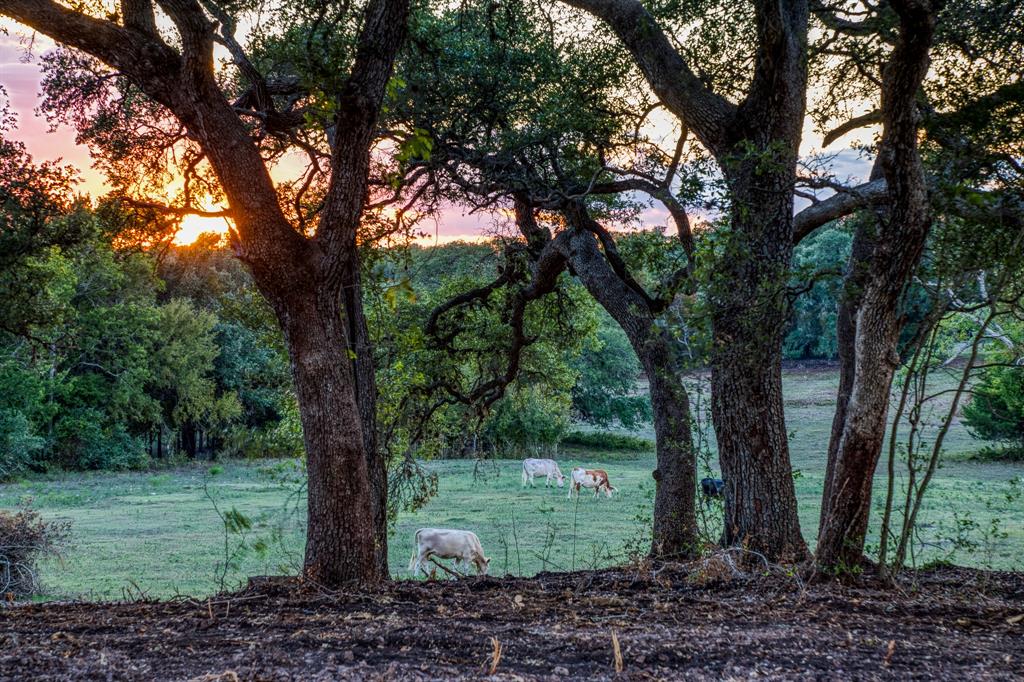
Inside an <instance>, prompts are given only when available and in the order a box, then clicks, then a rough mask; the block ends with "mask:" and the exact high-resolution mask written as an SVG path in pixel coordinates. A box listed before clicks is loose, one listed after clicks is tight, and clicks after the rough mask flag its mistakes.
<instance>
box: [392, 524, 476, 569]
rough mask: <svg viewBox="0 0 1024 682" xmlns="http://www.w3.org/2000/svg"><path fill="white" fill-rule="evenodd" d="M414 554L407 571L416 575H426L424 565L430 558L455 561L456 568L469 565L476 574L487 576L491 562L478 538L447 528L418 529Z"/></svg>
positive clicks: (462, 531)
mask: <svg viewBox="0 0 1024 682" xmlns="http://www.w3.org/2000/svg"><path fill="white" fill-rule="evenodd" d="M414 538H415V540H416V553H415V554H413V556H412V560H411V561H410V562H409V570H410V571H413V575H418V574H419V572H420V570H421V569H422V570H423V573H424V574H426V572H427V571H426V568H424V566H423V565H424V564H425V563H426V562H427V561H428V560H429V559H430V558H431V557H438V558H439V559H455V563H454V566H455V567H456V568H457V567H458V566H459V563H460V562H461V563H462V564H463V565H465V566H466V568H469V564H471V563H472V564H473V565H474V566H476V572H477V573H478V574H480V575H487V568H488V566H489V565H490V563H491V560H490V559H488V558H487V557H485V556H484V548H483V546H482V545H481V544H480V538H478V537H477V536H476V533H473V532H471V531H468V530H451V529H448V528H420V529H419V530H418V531H416V535H415V536H414ZM435 570H436V569H435Z"/></svg>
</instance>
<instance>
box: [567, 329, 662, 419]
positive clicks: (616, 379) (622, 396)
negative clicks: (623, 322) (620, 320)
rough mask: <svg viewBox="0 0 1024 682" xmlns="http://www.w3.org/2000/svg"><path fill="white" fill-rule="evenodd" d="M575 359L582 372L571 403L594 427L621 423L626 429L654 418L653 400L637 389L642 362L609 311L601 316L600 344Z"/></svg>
mask: <svg viewBox="0 0 1024 682" xmlns="http://www.w3.org/2000/svg"><path fill="white" fill-rule="evenodd" d="M596 346H597V347H596V348H593V349H592V350H591V351H590V352H588V353H583V354H581V355H580V357H579V358H578V359H577V360H576V363H575V365H576V370H577V371H578V372H579V373H580V376H579V379H578V380H577V381H576V385H575V386H573V389H572V406H573V409H574V410H575V411H576V413H577V414H578V415H579V417H580V418H581V419H582V420H583V421H585V422H588V423H590V424H594V425H595V426H609V425H611V424H614V423H616V422H617V423H619V424H622V426H624V427H626V428H627V429H631V428H635V427H636V426H637V425H638V424H639V423H642V422H649V421H650V420H651V400H650V396H649V395H648V394H647V393H646V392H645V391H640V392H639V393H638V392H637V378H638V377H639V376H640V361H639V360H638V359H637V357H636V353H635V352H634V351H633V348H632V346H630V345H629V340H628V339H627V338H626V334H625V332H623V331H622V329H621V328H620V327H619V326H617V325H616V324H615V322H613V321H612V320H611V318H610V317H609V316H608V315H607V313H602V315H601V326H600V327H598V330H597V344H596Z"/></svg>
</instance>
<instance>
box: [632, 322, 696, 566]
mask: <svg viewBox="0 0 1024 682" xmlns="http://www.w3.org/2000/svg"><path fill="white" fill-rule="evenodd" d="M650 329H651V334H650V337H649V338H648V340H647V341H646V342H645V343H643V344H642V345H640V347H639V348H638V349H637V354H638V355H639V356H640V361H641V363H642V364H643V367H644V371H645V372H646V373H647V378H648V382H649V387H650V394H651V409H652V412H653V414H654V435H655V443H656V445H655V447H656V451H657V461H658V468H657V469H655V470H654V480H655V485H656V488H655V494H654V529H653V533H652V537H651V556H654V557H658V558H665V559H668V558H673V559H681V558H690V557H693V556H696V555H697V553H698V549H699V548H698V546H697V543H698V536H697V516H696V510H695V509H694V505H695V503H696V500H695V494H696V490H697V458H696V456H695V453H694V450H693V434H692V431H691V426H692V422H691V418H690V400H689V396H687V394H686V388H685V387H684V386H683V381H682V373H681V372H680V371H679V368H678V361H677V360H676V358H675V357H674V354H673V352H672V347H671V345H670V343H669V339H666V338H665V334H664V332H662V331H661V330H658V329H657V328H655V327H654V325H653V324H652V325H651V327H650Z"/></svg>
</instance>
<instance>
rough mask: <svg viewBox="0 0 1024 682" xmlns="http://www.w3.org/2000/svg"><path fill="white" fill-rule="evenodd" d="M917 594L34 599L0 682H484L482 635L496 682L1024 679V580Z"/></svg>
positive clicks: (603, 592) (639, 580) (20, 618)
mask: <svg viewBox="0 0 1024 682" xmlns="http://www.w3.org/2000/svg"><path fill="white" fill-rule="evenodd" d="M917 583H918V589H917V590H910V589H909V587H906V588H904V590H881V589H878V588H877V587H874V586H870V585H857V586H845V587H844V586H837V585H814V586H810V587H808V588H807V589H806V590H803V589H801V588H800V587H799V586H798V585H797V584H795V583H794V582H786V581H780V580H779V579H777V578H773V579H767V578H765V579H756V580H751V581H738V582H731V583H729V584H719V585H709V586H703V587H699V586H695V585H693V584H691V583H690V582H688V581H687V575H686V573H685V572H684V571H683V569H679V568H675V567H668V568H663V569H662V570H660V571H658V572H657V573H656V574H655V573H653V572H652V571H651V570H643V571H640V570H629V569H621V570H609V571H600V572H591V573H575V574H560V575H551V574H546V575H541V576H538V577H536V578H533V579H504V580H498V579H493V578H484V579H467V580H463V581H459V582H444V583H441V582H438V583H414V582H402V583H395V584H391V585H387V586H385V587H382V588H381V589H379V590H376V591H373V592H364V593H358V594H355V593H349V594H338V593H325V592H318V591H315V590H309V589H305V590H303V589H301V588H299V587H298V586H297V585H295V584H294V583H273V582H272V583H269V584H267V585H264V586H262V587H260V588H253V589H250V590H248V591H246V592H241V593H238V594H235V595H231V596H225V597H222V598H215V599H213V600H211V601H209V602H206V601H203V602H198V601H193V600H175V601H169V602H148V603H140V602H136V603H109V604H87V603H66V604H46V605H27V606H18V607H13V608H8V609H6V610H3V611H0V679H3V680H27V679H47V680H64V679H139V680H154V679H159V680H183V679H199V680H234V679H243V680H338V679H346V680H348V679H352V680H355V679H358V680H365V679H479V678H481V677H486V676H487V674H488V671H489V668H490V661H491V656H492V647H493V643H492V641H491V638H492V637H494V638H496V639H497V640H498V642H500V644H501V647H502V650H503V653H502V656H501V659H500V661H499V662H498V665H497V669H496V674H495V679H531V680H532V679H559V678H572V679H611V678H621V679H637V680H639V679H678V678H683V677H685V678H687V679H719V678H731V679H748V678H753V677H759V678H773V679H777V678H787V679H842V680H856V679H876V678H894V679H908V678H931V679H946V680H965V679H972V680H974V679H1005V680H1009V679H1021V678H1022V676H1024V622H1021V621H1017V620H1016V619H1015V617H1016V616H1018V615H1020V614H1022V613H1024V574H1012V573H985V572H980V571H973V570H966V569H959V568H943V569H937V570H935V571H932V572H929V573H923V574H920V575H918V576H917ZM613 632H614V633H616V636H617V638H618V641H619V643H620V645H621V653H622V660H623V672H622V673H621V674H616V673H615V670H614V665H613V650H612V633H613Z"/></svg>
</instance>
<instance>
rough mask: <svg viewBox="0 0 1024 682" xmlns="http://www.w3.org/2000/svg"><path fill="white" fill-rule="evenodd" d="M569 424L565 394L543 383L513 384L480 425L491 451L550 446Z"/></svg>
mask: <svg viewBox="0 0 1024 682" xmlns="http://www.w3.org/2000/svg"><path fill="white" fill-rule="evenodd" d="M568 426H569V398H568V396H567V395H565V394H564V393H562V392H560V391H552V390H549V389H548V388H547V387H545V386H521V385H515V386H513V388H512V390H510V391H509V392H508V393H507V394H506V395H505V397H504V398H502V399H501V400H500V401H498V402H497V403H495V406H494V409H493V411H492V412H491V414H490V415H488V418H487V420H486V421H485V422H484V425H483V432H482V435H483V437H484V440H486V441H487V442H489V443H490V444H491V445H492V447H493V448H494V449H495V451H497V452H499V453H503V454H504V453H508V452H510V451H514V452H516V453H519V452H521V451H522V450H537V449H543V448H547V447H551V446H554V445H556V444H557V443H558V441H559V439H560V438H561V437H562V434H564V433H565V430H566V428H567V427H568Z"/></svg>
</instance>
